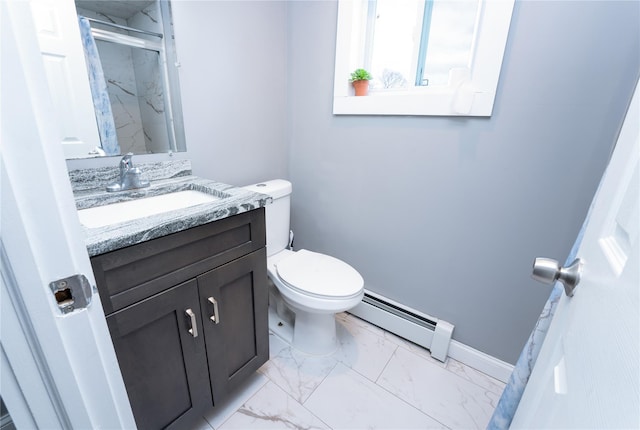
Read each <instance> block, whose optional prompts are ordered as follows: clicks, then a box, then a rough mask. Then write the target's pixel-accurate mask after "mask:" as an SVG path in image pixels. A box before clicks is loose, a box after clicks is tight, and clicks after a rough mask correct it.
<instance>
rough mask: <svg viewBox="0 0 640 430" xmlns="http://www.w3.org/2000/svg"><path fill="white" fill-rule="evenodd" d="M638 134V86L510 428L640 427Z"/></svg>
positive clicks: (639, 113) (639, 121)
mask: <svg viewBox="0 0 640 430" xmlns="http://www.w3.org/2000/svg"><path fill="white" fill-rule="evenodd" d="M639 134H640V99H639V95H638V89H637V88H636V91H635V94H634V95H633V99H632V102H631V105H630V107H629V110H628V111H627V115H626V119H625V121H624V124H623V126H622V130H621V132H620V135H619V137H618V141H617V144H616V147H615V150H614V153H613V155H612V158H611V161H610V163H609V166H608V167H607V170H606V172H605V175H604V177H603V180H602V183H601V184H600V189H599V191H598V193H597V195H596V198H595V200H594V202H593V205H592V209H591V215H590V218H589V220H588V223H587V225H586V227H585V230H584V236H583V240H582V242H581V244H580V247H579V249H578V252H577V257H578V258H580V259H581V260H582V261H583V263H584V266H583V271H582V279H581V281H580V283H579V284H578V286H577V288H576V290H575V292H574V296H573V297H567V296H565V295H563V297H562V299H561V300H560V302H559V303H558V306H557V310H556V313H555V315H554V317H553V321H552V322H551V325H550V327H549V331H548V334H547V336H546V338H545V340H544V343H543V345H542V348H541V350H540V355H539V356H538V360H537V362H536V364H535V367H534V369H533V371H532V373H531V378H530V379H529V382H528V384H527V387H526V388H525V391H524V394H523V396H522V400H521V401H520V404H519V406H518V410H517V411H516V414H515V416H514V419H513V422H512V428H537V429H547V428H598V429H604V428H615V429H622V428H639V427H640V356H639V352H638V351H639V344H640V302H639V298H638V297H639V292H640V276H639V274H638V272H639V269H640V255H639V252H638V248H639V240H638V232H639V230H640V214H639V212H638V210H639V209H638V208H639V201H640V184H639V182H640V177H639V176H638V174H639V165H640V142H639Z"/></svg>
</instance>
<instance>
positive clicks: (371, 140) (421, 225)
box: [173, 0, 640, 363]
mask: <svg viewBox="0 0 640 430" xmlns="http://www.w3.org/2000/svg"><path fill="white" fill-rule="evenodd" d="M173 8H174V17H175V26H176V28H175V30H176V43H177V48H178V54H179V58H180V61H181V63H182V71H181V76H180V78H181V86H182V97H183V107H184V117H185V128H186V137H187V142H188V143H187V146H188V151H189V152H188V155H189V158H190V159H191V160H192V163H193V167H194V172H195V173H196V174H198V175H200V176H204V177H209V178H214V179H218V180H221V181H224V182H228V183H232V184H238V185H241V184H247V183H252V182H256V181H259V180H265V179H270V178H276V177H285V178H290V179H292V181H293V184H294V195H293V209H292V215H293V218H292V222H293V227H294V229H295V232H296V246H297V248H300V247H306V248H309V249H313V250H317V251H321V252H326V253H329V254H332V255H335V256H337V257H339V258H342V259H344V260H345V261H347V262H349V263H351V264H352V265H353V266H355V267H356V268H357V269H358V270H359V271H360V272H361V273H362V275H363V276H364V278H365V280H366V287H367V288H369V289H371V290H373V291H375V292H378V293H381V294H384V295H385V296H388V297H389V298H391V299H394V300H396V301H399V302H401V303H405V304H407V305H408V306H411V307H413V308H415V309H418V310H420V311H422V312H425V313H428V314H431V315H433V316H435V317H439V318H443V319H445V320H447V321H449V322H451V323H453V324H455V325H456V329H455V332H454V338H455V339H457V340H459V341H461V342H464V343H466V344H468V345H470V346H472V347H474V348H477V349H479V350H481V351H483V352H485V353H488V354H491V355H493V356H496V357H498V358H500V359H503V360H506V361H509V362H511V363H513V362H515V360H516V358H517V356H518V354H519V352H520V350H521V348H522V346H523V344H524V342H525V341H526V338H527V336H528V335H529V332H530V331H531V328H532V327H533V324H534V322H535V320H536V319H537V317H538V314H539V312H540V310H541V308H542V306H543V304H544V301H545V300H546V297H547V296H548V294H549V287H545V286H543V285H541V284H536V283H535V282H533V281H531V280H530V278H529V274H530V271H531V267H530V266H531V262H532V260H533V258H534V257H535V256H542V255H543V256H549V257H554V258H557V259H559V260H561V261H563V260H564V259H565V258H566V255H567V253H568V252H569V249H570V248H571V245H572V243H573V241H574V238H575V237H576V234H577V232H578V230H579V229H580V225H581V223H582V220H583V218H584V216H585V214H586V211H587V208H588V206H589V204H590V202H591V199H592V196H593V193H594V191H595V189H596V186H597V184H598V181H599V178H600V176H601V174H602V172H603V170H604V168H605V165H606V162H607V159H608V156H609V153H610V151H611V148H612V144H613V142H614V141H615V137H616V133H617V131H618V129H619V126H620V124H621V121H622V118H623V115H624V112H625V109H626V106H627V104H628V102H629V99H630V96H631V91H632V88H633V85H634V83H635V79H636V78H637V76H638V70H639V66H638V64H639V59H638V52H639V51H640V47H639V46H638V40H639V35H638V31H639V30H638V25H637V23H638V22H639V20H640V16H639V15H640V14H639V12H638V8H639V6H638V2H635V1H630V2H620V3H617V2H592V1H580V2H558V1H553V2H536V1H525V2H518V3H517V4H516V7H515V11H514V17H513V20H512V27H511V33H510V36H509V42H508V46H507V51H506V55H505V62H504V67H503V71H502V77H501V81H500V85H499V89H498V94H497V98H496V105H495V109H494V115H493V116H492V117H491V118H490V119H483V118H471V119H465V118H424V117H423V118H411V117H335V116H333V115H332V114H331V103H332V93H333V67H334V47H335V31H336V14H337V3H336V2H335V1H290V2H276V1H257V2H245V1H235V2H230V1H195V2H194V1H184V0H181V1H176V2H174V4H173ZM245 78H252V79H253V81H252V83H250V84H249V87H243V85H244V82H245V81H246V79H245Z"/></svg>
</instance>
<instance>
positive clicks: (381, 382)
mask: <svg viewBox="0 0 640 430" xmlns="http://www.w3.org/2000/svg"><path fill="white" fill-rule="evenodd" d="M337 323H338V324H337V325H338V337H339V342H340V345H339V348H338V350H337V351H336V352H335V353H334V354H332V355H330V356H326V357H313V356H308V355H305V354H301V353H299V352H297V351H295V350H292V349H291V347H290V346H288V345H287V344H286V343H285V342H284V341H283V340H282V339H280V338H279V337H278V336H277V335H275V334H273V333H270V336H269V338H270V340H269V341H270V349H271V353H270V354H271V355H270V359H269V361H268V362H267V363H265V365H263V366H262V367H261V368H260V369H259V370H258V372H257V373H256V375H255V376H254V377H253V379H252V380H251V381H249V382H247V384H246V385H245V386H244V387H242V388H241V389H239V390H238V391H237V392H236V394H235V397H234V398H233V399H232V400H231V401H229V402H227V403H228V404H227V405H226V406H225V407H220V408H218V411H217V412H216V413H215V414H213V413H211V414H209V415H207V416H206V417H205V418H204V419H203V420H202V421H201V422H200V423H199V424H198V426H196V427H194V428H193V429H192V430H205V429H206V430H210V429H212V428H213V429H215V430H232V429H285V428H310V429H333V430H338V429H361V428H362V429H365V428H380V429H383V428H387V429H394V430H398V429H412V428H451V429H458V428H465V429H466V428H483V427H485V426H486V424H487V423H488V421H489V419H490V417H491V414H492V413H493V409H494V407H495V404H496V403H497V401H498V399H499V397H500V394H501V391H502V389H503V388H504V384H503V383H502V382H500V381H497V380H495V379H493V378H491V377H489V376H487V375H484V374H482V373H481V372H478V371H477V370H475V369H471V368H469V367H467V366H465V365H464V364H462V363H460V362H457V361H455V360H452V359H448V360H447V362H445V363H440V362H437V361H436V360H434V359H432V358H431V357H430V355H429V353H428V351H427V350H425V349H423V348H421V347H419V346H417V345H415V344H413V343H410V342H407V341H405V340H404V339H402V338H400V337H398V336H396V335H394V334H391V333H388V332H386V331H384V330H383V329H381V328H379V327H376V326H374V325H371V324H369V323H368V322H366V321H363V320H360V319H359V318H357V317H355V316H352V315H349V314H346V313H343V314H339V315H338V317H337Z"/></svg>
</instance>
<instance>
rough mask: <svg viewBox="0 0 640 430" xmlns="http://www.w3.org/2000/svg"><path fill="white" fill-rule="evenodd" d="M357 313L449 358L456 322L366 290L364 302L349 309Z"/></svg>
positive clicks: (439, 358)
mask: <svg viewBox="0 0 640 430" xmlns="http://www.w3.org/2000/svg"><path fill="white" fill-rule="evenodd" d="M349 312H350V313H352V314H353V315H355V316H357V317H360V318H362V319H363V320H365V321H368V322H370V323H372V324H375V325H377V326H378V327H381V328H383V329H385V330H387V331H389V332H391V333H394V334H396V335H398V336H400V337H402V338H404V339H407V340H409V341H411V342H413V343H416V344H418V345H420V346H423V347H425V348H427V349H429V350H430V351H431V356H432V357H433V358H435V359H437V360H440V361H445V360H446V358H447V353H448V351H449V343H450V342H451V335H452V334H453V329H454V326H453V325H452V324H449V323H448V322H446V321H444V320H441V319H438V318H433V317H431V316H429V315H426V314H423V313H421V312H418V311H416V310H414V309H411V308H409V307H407V306H404V305H401V304H399V303H397V302H394V301H393V300H391V299H388V298H386V297H384V296H381V295H379V294H375V293H372V292H371V291H367V290H365V294H364V298H363V299H362V302H360V304H358V306H356V307H355V308H353V309H351V310H350V311H349Z"/></svg>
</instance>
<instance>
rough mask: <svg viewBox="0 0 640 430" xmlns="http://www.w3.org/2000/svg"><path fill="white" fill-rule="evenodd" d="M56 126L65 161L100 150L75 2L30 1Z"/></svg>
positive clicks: (57, 0)
mask: <svg viewBox="0 0 640 430" xmlns="http://www.w3.org/2000/svg"><path fill="white" fill-rule="evenodd" d="M29 3H30V5H31V11H32V13H33V18H34V23H35V26H36V34H37V35H38V43H39V46H40V51H41V53H42V60H43V62H44V69H45V72H46V75H47V81H48V83H49V91H50V92H51V98H52V99H53V107H54V112H55V116H56V119H57V121H56V125H57V127H58V130H59V133H60V134H59V136H60V142H61V143H62V147H63V150H64V153H65V156H66V158H85V157H89V156H90V154H95V148H96V147H100V137H99V134H98V126H97V124H96V117H95V114H94V109H93V99H92V97H91V89H90V87H89V77H88V73H87V67H86V65H85V60H84V51H83V48H82V41H81V39H80V29H79V27H78V17H77V15H76V8H75V4H74V2H73V0H64V1H61V0H30V1H29Z"/></svg>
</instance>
